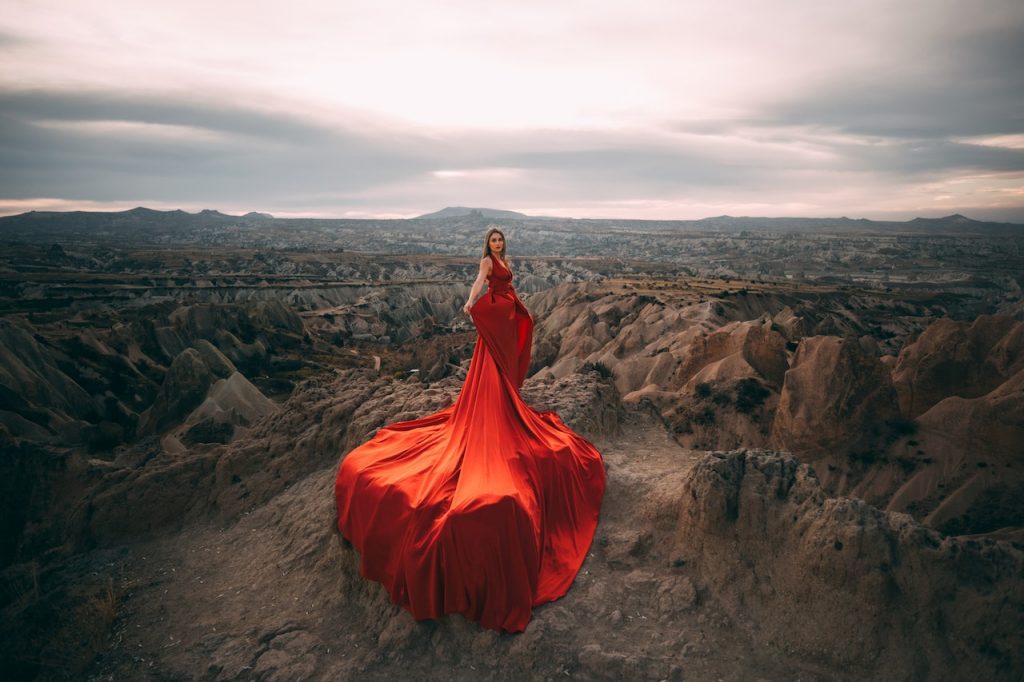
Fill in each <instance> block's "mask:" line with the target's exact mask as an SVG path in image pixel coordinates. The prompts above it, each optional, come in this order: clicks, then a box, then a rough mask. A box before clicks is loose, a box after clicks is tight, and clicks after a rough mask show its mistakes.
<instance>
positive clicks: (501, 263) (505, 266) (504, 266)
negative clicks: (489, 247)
mask: <svg viewBox="0 0 1024 682" xmlns="http://www.w3.org/2000/svg"><path fill="white" fill-rule="evenodd" d="M488 255H489V256H490V257H491V259H493V260H496V261H498V264H499V265H501V267H503V268H505V272H507V273H508V274H510V275H511V274H512V271H511V270H510V269H509V267H508V266H507V265H505V264H504V263H503V262H502V261H501V259H500V258H498V257H497V256H495V255H494V254H493V253H491V254H488Z"/></svg>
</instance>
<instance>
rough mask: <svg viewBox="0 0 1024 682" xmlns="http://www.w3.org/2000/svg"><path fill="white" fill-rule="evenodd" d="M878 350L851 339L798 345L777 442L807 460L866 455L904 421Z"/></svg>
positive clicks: (815, 339) (776, 426) (775, 431)
mask: <svg viewBox="0 0 1024 682" xmlns="http://www.w3.org/2000/svg"><path fill="white" fill-rule="evenodd" d="M899 416H900V415H899V408H898V406H897V403H896V394H895V392H894V391H893V389H892V384H891V382H890V380H889V372H888V370H887V369H886V368H885V366H884V365H883V364H882V362H881V361H880V360H879V358H878V354H877V349H876V348H874V347H872V345H871V344H870V343H868V344H865V343H863V342H860V341H858V340H857V339H852V338H845V339H844V338H838V337H834V336H812V337H807V338H804V339H803V340H801V341H800V345H799V346H798V347H797V350H796V354H795V356H794V358H793V362H792V365H791V367H790V369H789V370H788V371H787V372H786V375H785V381H784V383H783V386H782V393H781V395H780V396H779V404H778V407H777V408H776V411H775V419H774V422H773V423H772V434H771V442H772V444H773V445H774V446H775V447H777V448H780V449H783V450H789V451H792V452H794V453H795V454H797V455H799V456H800V458H801V459H802V460H803V461H814V460H815V459H818V458H821V457H825V456H829V455H831V454H833V453H836V452H843V453H855V452H865V451H869V450H871V449H872V448H876V447H878V446H879V444H880V443H882V442H884V439H885V437H886V436H887V426H886V425H887V423H888V422H892V421H894V420H896V419H898V418H899Z"/></svg>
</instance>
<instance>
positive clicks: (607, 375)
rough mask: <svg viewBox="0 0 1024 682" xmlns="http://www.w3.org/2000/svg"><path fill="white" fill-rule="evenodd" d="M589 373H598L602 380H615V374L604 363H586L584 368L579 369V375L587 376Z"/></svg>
mask: <svg viewBox="0 0 1024 682" xmlns="http://www.w3.org/2000/svg"><path fill="white" fill-rule="evenodd" d="M587 372H596V373H597V375H598V376H600V377H601V378H602V379H614V378H615V374H614V373H613V372H612V370H611V369H609V368H608V365H606V364H604V363H603V362H586V363H584V364H583V366H582V367H580V368H579V373H581V374H585V373H587Z"/></svg>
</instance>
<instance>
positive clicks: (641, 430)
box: [87, 412, 844, 680]
mask: <svg viewBox="0 0 1024 682" xmlns="http://www.w3.org/2000/svg"><path fill="white" fill-rule="evenodd" d="M595 444H596V445H597V446H598V447H599V449H600V450H601V452H602V454H603V456H604V457H605V460H606V463H607V466H608V491H607V495H606V498H605V503H604V507H603V509H602V518H601V523H600V525H599V526H598V530H597V534H596V536H595V542H594V546H593V547H592V550H591V553H590V555H589V556H588V558H587V560H586V562H585V563H584V565H583V568H582V570H581V571H580V574H579V576H578V577H577V580H576V582H575V583H574V585H573V587H572V589H571V590H570V592H569V594H568V595H567V596H566V597H564V598H563V599H561V600H559V601H557V602H554V603H551V604H547V605H544V606H542V607H539V608H537V609H536V610H535V612H534V619H533V621H532V622H531V623H530V626H529V627H528V628H527V630H526V632H525V633H522V634H517V635H509V634H499V633H496V632H492V631H488V630H483V629H481V628H479V627H478V626H476V625H475V624H473V623H469V622H467V621H465V620H464V619H463V618H461V617H460V616H450V617H447V618H444V619H441V620H438V621H424V622H416V621H414V620H413V619H412V617H411V616H409V615H408V614H407V613H406V612H404V611H402V610H400V609H398V608H396V607H394V606H393V605H391V604H390V602H389V601H388V599H387V596H386V594H385V593H384V591H383V589H381V588H380V587H379V586H378V585H376V584H375V583H369V582H367V581H365V580H363V579H361V578H360V577H359V576H358V568H357V561H358V557H357V555H356V553H355V552H354V551H353V550H352V549H351V548H349V547H347V546H346V544H345V543H344V542H343V541H342V540H341V539H340V536H339V535H338V534H337V533H336V531H335V530H334V520H335V517H334V502H333V497H332V493H333V482H334V473H335V464H332V465H331V466H329V467H326V468H324V469H323V470H321V471H319V472H317V473H315V474H313V475H311V476H309V477H308V478H307V479H305V480H304V481H302V482H300V483H298V484H296V485H294V486H292V487H291V488H289V489H288V490H287V491H285V492H284V493H282V494H281V495H279V496H278V497H276V498H275V499H274V500H272V501H271V502H270V503H268V504H267V505H265V506H264V507H261V508H259V509H256V510H253V511H252V512H250V513H248V514H247V515H245V516H243V517H242V518H241V519H239V520H238V521H237V523H235V524H233V525H232V526H230V527H227V528H213V527H194V528H191V529H188V530H186V531H185V532H182V533H180V534H177V535H174V536H169V537H164V538H161V539H159V540H156V541H152V542H148V543H145V544H139V545H133V546H131V547H126V548H123V549H121V550H120V558H119V559H118V560H117V561H116V563H117V566H116V567H115V566H112V565H109V566H108V568H109V569H111V570H112V573H116V574H117V575H119V576H121V577H120V579H119V581H120V586H119V591H120V595H121V597H120V600H119V611H118V617H117V620H116V622H115V627H114V635H113V646H112V648H111V649H110V650H109V651H108V652H107V653H106V654H105V655H103V656H102V657H101V658H99V659H98V660H97V661H96V662H95V663H94V664H93V665H92V667H91V668H90V669H89V671H88V675H87V677H88V679H91V680H125V679H133V680H134V679H139V680H181V679H208V680H232V679H245V680H248V679H261V680H262V679H267V680H300V679H313V680H321V679H323V680H327V679H332V680H334V679H349V678H351V679H355V678H358V679H396V678H398V679H457V680H458V679H465V680H477V679H494V680H502V679H537V680H545V679H551V680H554V679H566V678H580V679H622V678H625V679H652V680H661V679H673V680H684V679H685V680H762V679H764V680H774V679H787V680H836V679H844V678H843V677H842V676H841V675H839V674H837V673H835V672H834V671H828V670H819V669H817V668H815V667H814V666H812V665H802V664H801V663H800V662H798V661H793V660H789V659H788V658H787V657H786V656H784V655H782V654H780V653H778V652H771V651H760V650H757V649H756V648H755V647H753V646H752V645H751V643H750V642H749V640H748V638H747V637H746V636H744V635H743V634H742V631H741V630H740V629H739V628H736V627H735V626H734V625H733V624H732V623H730V622H729V620H728V619H727V618H726V617H725V616H724V615H723V614H722V612H721V611H720V610H719V609H718V608H716V606H715V604H714V603H713V602H712V601H711V600H709V599H708V597H707V595H703V594H700V593H699V592H698V591H696V590H694V589H693V583H692V582H691V581H690V578H689V575H688V574H689V567H687V566H685V565H675V564H674V563H673V562H672V561H671V558H670V557H669V556H668V553H667V547H668V544H667V538H669V537H670V535H671V533H672V531H673V526H674V512H675V506H676V498H674V497H673V496H674V495H676V496H677V493H676V492H675V491H677V490H679V487H680V486H679V481H680V480H681V478H682V476H683V475H684V474H685V472H686V471H687V470H688V468H689V467H690V466H692V464H693V462H694V461H696V459H697V458H698V457H699V455H700V454H701V453H698V452H695V451H689V450H684V449H682V448H680V447H679V446H678V445H676V444H675V442H674V441H672V440H671V439H669V438H668V436H667V435H666V434H665V431H664V429H663V428H662V427H661V425H660V423H658V422H656V421H655V420H654V419H653V418H651V417H650V416H649V415H646V414H644V413H639V412H637V413H629V414H627V415H626V418H625V420H624V423H623V425H622V431H621V433H620V434H619V435H617V436H615V437H613V438H609V439H605V440H603V441H597V442H596V443H595Z"/></svg>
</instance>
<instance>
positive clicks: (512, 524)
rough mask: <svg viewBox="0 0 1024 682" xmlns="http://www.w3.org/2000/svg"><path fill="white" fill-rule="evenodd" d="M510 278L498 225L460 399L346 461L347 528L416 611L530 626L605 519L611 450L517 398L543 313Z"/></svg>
mask: <svg viewBox="0 0 1024 682" xmlns="http://www.w3.org/2000/svg"><path fill="white" fill-rule="evenodd" d="M484 282H487V285H488V289H487V292H486V293H485V294H484V295H483V296H482V297H480V298H479V300H476V302H475V303H474V299H475V298H476V296H477V295H478V294H479V293H480V290H481V289H482V287H483V283H484ZM511 282H512V272H511V270H510V269H509V266H508V262H507V261H506V258H505V236H504V234H502V232H501V230H499V229H496V228H494V229H491V230H489V231H488V233H487V236H486V237H485V239H484V257H483V259H482V260H481V261H480V273H479V275H478V276H477V280H476V282H475V283H474V285H473V288H472V291H471V292H470V297H469V301H467V303H466V305H465V307H464V308H463V310H464V311H465V312H467V313H468V314H469V315H471V316H472V318H473V322H474V323H475V325H476V328H477V332H478V335H477V341H476V346H475V348H474V349H473V358H472V360H471V361H470V365H469V372H468V373H467V375H466V380H465V382H464V384H463V386H462V390H461V392H460V393H459V396H458V398H457V399H456V401H455V403H454V404H452V405H451V406H449V407H447V408H445V409H443V410H441V411H440V412H437V413H435V414H431V415H428V416H426V417H423V418H421V419H415V420H412V421H405V422H398V423H395V424H390V425H388V426H385V427H383V428H381V429H380V430H379V431H377V433H376V435H374V436H373V438H371V439H370V440H369V441H368V442H366V443H364V444H362V445H360V446H359V447H357V448H355V449H354V450H352V451H351V452H349V453H348V455H347V456H346V457H345V458H344V459H343V460H342V462H341V465H340V467H339V468H338V476H337V479H336V481H335V498H336V501H337V506H338V528H339V530H340V531H341V533H342V535H344V536H345V537H346V538H347V539H348V540H349V541H350V542H351V543H352V544H353V545H354V546H355V548H356V549H357V550H358V551H359V553H360V555H361V563H360V570H361V573H362V575H363V576H364V577H366V578H370V579H372V580H376V581H378V582H380V583H382V584H383V585H384V587H385V588H386V589H387V590H388V592H389V594H390V595H391V599H392V601H394V602H395V603H396V604H398V605H400V606H402V607H403V608H405V609H407V610H408V611H409V612H410V613H412V615H413V617H415V618H416V619H418V620H419V619H425V618H438V617H441V616H442V615H444V614H447V613H460V614H462V615H463V616H465V617H466V618H468V619H470V620H473V621H476V622H478V623H480V625H482V626H484V627H487V628H492V629H495V630H507V631H509V632H521V631H522V630H523V629H525V628H526V625H527V623H528V622H529V621H530V617H531V615H532V609H533V607H534V606H537V605H539V604H543V603H545V602H548V601H551V600H553V599H558V598H559V597H561V596H563V595H564V594H565V593H566V592H567V591H568V589H569V587H570V585H571V584H572V581H573V579H574V578H575V576H576V573H577V572H578V571H579V568H580V565H581V564H582V563H583V559H584V558H585V557H586V554H587V550H588V549H589V548H590V543H591V540H592V539H593V536H594V529H595V528H596V526H597V519H598V513H599V511H600V508H601V500H602V498H603V497H604V490H605V472H604V463H603V461H602V459H601V455H600V453H599V452H598V451H597V449H596V448H594V446H593V445H591V444H590V443H589V442H588V441H587V440H585V439H584V438H582V437H580V436H579V435H577V434H576V433H574V432H573V431H572V430H571V429H569V428H568V427H567V426H565V425H564V424H563V423H562V421H561V419H559V417H558V415H557V414H555V413H554V412H538V411H536V410H534V409H533V408H531V407H530V406H529V405H527V404H526V403H524V402H523V400H522V398H520V396H519V388H520V387H521V386H522V383H523V380H524V379H525V378H526V373H527V370H528V368H529V365H530V351H531V346H532V342H533V318H532V317H531V316H530V313H529V312H528V311H527V310H526V307H525V306H524V305H523V304H522V302H521V301H520V300H519V297H518V296H517V295H516V292H515V290H514V289H513V288H512V284H511Z"/></svg>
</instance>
